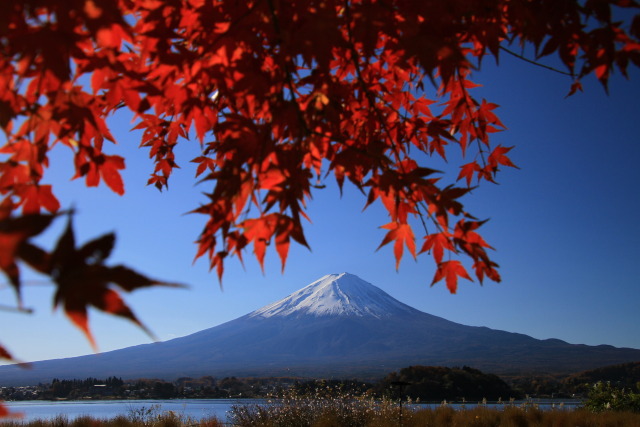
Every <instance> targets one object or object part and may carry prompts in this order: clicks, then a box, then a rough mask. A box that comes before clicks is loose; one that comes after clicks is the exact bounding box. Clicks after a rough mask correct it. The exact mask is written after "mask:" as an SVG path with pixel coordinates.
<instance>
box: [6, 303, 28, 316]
mask: <svg viewBox="0 0 640 427" xmlns="http://www.w3.org/2000/svg"><path fill="white" fill-rule="evenodd" d="M0 311H8V312H10V313H22V314H32V313H33V309H32V308H26V307H14V306H11V305H4V304H0Z"/></svg>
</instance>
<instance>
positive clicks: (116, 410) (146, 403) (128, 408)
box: [0, 399, 579, 424]
mask: <svg viewBox="0 0 640 427" xmlns="http://www.w3.org/2000/svg"><path fill="white" fill-rule="evenodd" d="M4 403H5V405H7V406H8V407H9V409H10V411H11V412H12V413H16V412H17V413H21V414H22V415H23V417H22V418H21V420H22V421H25V422H28V421H33V420H37V419H51V418H54V417H56V416H58V415H63V416H66V417H67V418H68V419H70V420H72V419H75V418H77V417H79V416H83V415H89V416H91V417H93V418H114V417H116V416H118V415H125V416H127V415H130V414H132V413H134V412H135V413H139V412H140V411H144V410H149V409H152V410H153V412H154V414H162V413H163V412H167V411H173V412H174V413H175V414H177V415H180V416H184V417H189V418H191V419H193V420H203V419H206V418H211V417H216V418H218V419H219V420H221V421H223V422H229V418H228V412H229V411H230V410H231V407H232V406H234V405H246V404H256V403H266V401H265V400H263V399H183V400H93V401H92V400H83V401H56V402H51V401H43V400H31V401H19V402H4ZM523 403H524V402H514V404H516V405H521V404H523ZM528 403H529V404H535V405H537V406H538V407H539V408H540V409H569V410H570V409H573V408H575V407H576V405H578V404H579V402H578V401H560V400H544V401H537V400H533V401H529V402H528ZM476 405H477V404H476V403H470V402H469V403H466V404H461V403H454V404H451V407H453V408H454V409H461V408H468V409H470V408H473V407H475V406H476ZM411 406H412V407H413V408H435V407H438V406H440V404H418V405H416V404H413V405H411ZM486 406H488V407H493V408H500V407H504V405H503V404H496V403H489V404H487V405H486ZM0 424H2V422H1V421H0Z"/></svg>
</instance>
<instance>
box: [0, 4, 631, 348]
mask: <svg viewBox="0 0 640 427" xmlns="http://www.w3.org/2000/svg"><path fill="white" fill-rule="evenodd" d="M638 7H639V6H638V3H636V2H635V1H633V0H586V1H574V0H536V1H524V0H477V1H468V0H448V1H441V0H421V1H412V0H248V1H229V0H3V1H2V2H1V4H0V127H2V131H3V133H4V138H5V141H4V142H3V143H2V147H1V148H0V152H1V153H2V154H1V158H0V194H1V195H2V200H1V206H0V208H1V220H0V268H1V269H2V270H3V271H4V273H5V274H6V275H7V277H8V278H9V280H10V282H11V284H12V286H13V287H14V288H15V290H16V291H17V292H18V294H19V290H20V285H21V282H20V274H19V263H18V261H20V262H21V263H24V264H26V265H29V266H30V267H31V268H34V269H35V270H37V271H40V272H41V273H44V274H47V275H49V276H50V277H51V281H52V282H53V283H54V284H55V285H56V287H57V290H56V293H55V297H54V299H55V303H56V304H60V305H62V306H63V307H64V309H65V311H66V312H67V314H69V316H70V317H71V319H72V320H73V321H74V322H75V323H76V324H77V325H78V326H80V327H81V328H82V329H83V330H84V331H85V332H86V333H87V334H89V332H88V331H89V330H88V326H87V324H86V309H87V307H88V306H93V307H96V308H98V309H101V310H103V311H106V312H109V313H113V314H117V315H121V316H124V317H127V318H129V319H131V320H134V321H136V322H137V319H136V318H135V316H134V315H133V313H132V312H131V311H130V310H129V308H128V307H127V306H126V305H125V304H124V302H123V301H122V300H121V298H120V296H119V294H118V292H117V291H116V290H115V289H114V285H115V286H116V287H117V289H119V290H125V291H130V290H133V289H135V288H137V287H141V286H150V285H155V284H163V283H162V282H158V281H155V280H152V279H149V278H147V277H145V276H142V275H141V274H139V273H136V272H134V271H133V270H130V269H128V268H126V267H123V266H116V267H107V266H105V265H103V262H104V260H105V259H106V258H107V257H108V255H109V253H110V251H111V248H112V245H113V238H114V237H113V236H111V235H107V236H103V237H102V238H98V239H96V240H95V241H92V242H89V243H87V244H86V245H84V246H81V247H80V248H76V246H75V242H74V239H73V231H72V229H71V224H69V227H68V228H67V230H66V231H65V232H64V234H63V236H61V238H60V242H59V243H58V245H57V247H55V248H53V249H51V250H50V251H47V250H44V249H42V248H39V247H37V246H35V245H34V244H32V243H30V238H31V237H33V236H35V235H37V234H39V233H40V232H41V231H42V230H44V229H45V228H46V227H47V226H48V225H49V223H50V222H51V221H53V220H54V219H55V218H56V217H58V216H62V215H63V213H62V212H61V211H60V209H61V206H60V202H59V201H58V199H57V198H56V193H55V189H54V188H52V187H51V185H48V184H45V182H46V172H47V167H48V166H49V152H50V150H52V149H53V148H54V146H61V147H60V149H68V150H71V151H72V152H73V159H74V160H73V164H70V165H69V168H70V170H71V171H72V172H71V174H72V175H73V176H74V177H75V178H77V179H83V180H85V182H86V185H87V186H90V187H92V186H98V185H101V184H105V185H106V186H108V187H109V188H110V189H111V190H112V191H114V192H115V193H118V194H123V193H124V185H123V180H122V178H121V175H120V172H121V171H122V170H123V169H124V168H125V159H124V158H122V157H119V156H116V155H111V154H108V153H109V147H108V145H109V144H110V143H115V142H116V141H115V140H114V137H113V135H112V134H111V133H110V131H109V126H108V123H107V120H108V118H109V117H110V116H112V115H113V114H114V113H115V112H116V111H117V110H120V109H126V110H129V111H130V113H131V115H132V116H133V117H134V125H133V128H134V129H139V130H141V131H142V132H141V134H142V137H141V140H140V148H141V149H143V150H147V151H148V153H149V157H150V158H151V160H152V162H153V164H154V168H153V169H154V170H153V173H152V174H151V176H150V178H149V180H148V184H149V185H152V186H155V187H157V188H158V189H160V190H163V189H165V188H168V183H169V180H170V178H171V174H172V171H173V169H174V168H175V167H177V164H176V159H175V156H174V149H175V147H176V145H177V144H199V146H200V148H201V154H200V155H199V156H198V157H196V158H194V159H192V160H191V161H192V162H194V163H196V164H197V179H198V180H201V181H202V182H201V184H200V185H201V187H202V188H204V189H205V192H206V196H207V197H206V199H205V200H204V201H203V202H202V204H201V205H200V206H197V207H186V209H185V210H187V209H193V212H194V213H197V214H201V215H203V218H205V221H204V227H203V230H202V233H201V234H200V236H198V240H197V249H196V257H205V258H207V259H208V260H209V262H210V266H211V268H212V269H215V270H216V272H217V274H218V276H219V277H220V278H221V277H222V275H223V270H224V263H225V261H226V260H227V258H228V257H231V256H236V257H238V258H240V259H242V256H243V253H245V251H246V250H247V249H252V250H253V253H254V255H255V256H256V258H257V260H258V261H259V262H260V264H263V261H264V258H265V253H266V251H267V249H268V248H269V247H270V246H271V247H275V250H276V251H277V253H278V254H279V256H280V259H281V261H282V265H283V267H284V264H285V260H286V258H287V254H288V251H289V246H290V243H291V241H292V240H293V241H295V242H297V243H299V244H301V245H303V246H307V241H306V239H305V234H304V231H303V224H304V222H305V220H306V219H307V215H306V213H305V209H306V204H307V202H308V201H309V200H310V199H311V197H312V195H313V192H314V191H321V188H322V187H323V186H324V183H325V182H326V180H328V179H330V178H331V177H333V178H335V180H336V182H337V183H338V185H339V186H340V188H342V187H343V185H345V183H350V185H353V186H355V187H356V188H357V189H359V190H360V191H361V192H362V193H363V195H364V198H363V205H365V206H369V205H371V204H375V203H381V204H382V205H383V206H384V208H386V211H387V212H388V215H389V219H388V222H387V223H386V224H381V227H382V228H383V229H384V230H385V233H386V235H385V237H384V239H383V240H382V242H381V246H383V245H387V244H390V245H392V246H393V253H394V256H395V259H396V263H397V264H396V265H398V264H399V262H400V259H401V258H402V256H403V254H404V253H405V250H406V251H408V252H409V253H410V254H411V256H413V257H416V256H417V255H418V254H421V253H427V254H430V256H432V257H433V260H434V262H435V264H436V266H437V269H436V273H435V277H434V278H433V283H437V282H439V281H441V280H444V281H445V283H446V286H447V287H448V289H449V290H450V291H451V292H455V291H456V287H457V282H458V279H459V278H460V277H462V278H465V279H471V277H472V276H475V277H476V278H477V279H478V280H479V281H480V282H482V281H483V280H484V279H485V278H489V279H491V280H493V281H499V280H500V275H499V273H498V270H497V264H496V263H495V262H494V261H492V260H491V258H490V256H489V252H488V250H489V249H491V246H490V245H489V244H488V243H487V242H486V241H485V240H484V239H483V237H481V235H480V234H479V230H480V228H481V226H482V224H483V221H482V220H479V219H477V218H475V217H474V216H473V213H471V212H468V211H467V210H465V208H464V205H463V202H462V199H463V197H464V196H465V195H466V194H467V193H468V192H469V191H470V190H471V189H472V188H473V187H474V186H477V185H479V184H481V183H483V182H485V181H488V182H493V181H494V180H495V179H496V174H497V173H498V171H499V170H500V169H501V168H502V167H512V166H514V165H513V164H512V162H511V160H510V159H509V157H508V156H509V151H510V150H511V148H512V147H505V146H500V145H495V144H492V141H491V138H490V137H491V134H492V133H494V132H498V131H501V130H503V129H504V128H505V127H504V125H503V123H502V122H501V121H500V119H499V118H498V116H497V115H496V107H497V105H495V104H493V103H491V102H490V101H487V100H484V99H482V100H478V99H476V98H474V96H473V93H474V88H475V87H476V86H477V85H476V84H474V83H473V82H472V81H471V80H470V79H471V77H472V73H473V72H474V71H475V70H477V69H479V68H480V66H481V63H482V60H485V61H486V60H492V61H496V60H498V59H499V58H500V56H501V55H505V54H515V55H520V53H518V52H524V50H523V49H524V47H529V50H528V51H531V52H534V54H533V57H530V58H528V60H530V61H539V60H543V57H546V56H549V55H553V56H554V57H556V59H554V60H555V61H559V63H560V64H562V67H563V68H562V71H563V72H565V73H567V74H569V75H571V76H572V78H570V79H568V84H567V92H568V93H570V94H573V93H575V92H576V91H578V90H581V86H580V81H581V79H582V78H584V77H585V76H588V75H591V74H593V75H595V77H596V78H597V79H599V80H600V82H602V84H603V85H604V86H605V87H606V85H607V81H608V79H609V77H610V75H611V73H613V72H614V70H617V71H618V72H620V73H622V74H623V75H625V76H626V74H627V68H628V67H629V66H630V65H631V66H633V65H635V66H639V65H640V17H639V16H638V15H637V10H638ZM618 16H620V17H621V18H618ZM487 56H488V57H491V58H485V57H487ZM453 150H460V152H461V153H462V154H463V155H464V159H465V160H464V162H463V163H462V164H460V165H459V167H460V172H459V176H458V180H457V182H449V183H446V182H442V181H443V179H442V177H441V174H440V173H439V172H438V171H437V170H435V169H434V168H431V167H430V163H429V160H430V159H431V158H433V157H440V158H443V159H447V153H451V152H452V151H453ZM69 215H70V214H69ZM416 219H418V220H419V221H416ZM69 221H70V220H69ZM415 224H420V228H419V229H417V227H416V226H415ZM76 273H78V274H76ZM70 278H73V279H72V280H71V279H70ZM89 336H90V335H89ZM0 356H4V357H5V358H6V357H9V354H8V353H7V352H6V351H5V350H4V349H2V348H0Z"/></svg>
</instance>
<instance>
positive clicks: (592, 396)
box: [584, 382, 640, 413]
mask: <svg viewBox="0 0 640 427" xmlns="http://www.w3.org/2000/svg"><path fill="white" fill-rule="evenodd" d="M584 407H585V408H587V409H589V410H591V411H593V412H603V411H631V412H638V413H640V393H634V392H633V390H629V389H625V388H616V387H613V386H612V385H611V384H610V383H608V382H607V383H604V382H597V383H596V384H594V385H593V387H592V388H591V390H590V391H589V396H588V398H587V400H586V401H585V402H584Z"/></svg>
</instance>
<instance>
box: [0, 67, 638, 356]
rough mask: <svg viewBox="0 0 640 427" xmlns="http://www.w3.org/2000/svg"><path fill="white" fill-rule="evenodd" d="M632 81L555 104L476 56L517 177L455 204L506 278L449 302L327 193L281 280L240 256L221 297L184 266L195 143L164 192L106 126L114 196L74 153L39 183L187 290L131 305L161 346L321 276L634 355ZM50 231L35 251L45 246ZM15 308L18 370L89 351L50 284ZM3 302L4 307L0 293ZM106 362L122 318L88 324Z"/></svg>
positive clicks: (124, 140) (117, 256)
mask: <svg viewBox="0 0 640 427" xmlns="http://www.w3.org/2000/svg"><path fill="white" fill-rule="evenodd" d="M631 77H632V78H631V81H630V82H628V81H626V80H624V79H623V78H621V76H620V75H617V76H615V77H614V78H613V79H612V81H611V83H610V95H609V96H607V95H606V94H605V93H604V91H603V89H602V88H601V87H600V85H599V83H598V82H596V81H594V79H588V80H586V81H585V90H586V93H583V94H578V95H576V96H574V97H572V98H569V99H565V97H564V96H565V94H566V93H567V92H568V90H569V86H570V80H569V78H568V77H565V76H561V75H559V74H556V73H553V72H550V71H547V70H544V69H542V68H537V67H534V66H532V65H530V64H526V63H524V62H522V61H519V60H517V59H515V58H511V57H508V56H506V55H505V56H504V57H502V58H501V66H500V67H499V68H496V67H495V66H494V64H493V63H492V60H486V61H485V64H484V68H483V71H482V72H481V73H479V74H477V75H476V76H475V81H476V82H478V83H482V84H483V85H484V87H483V88H482V89H480V90H476V92H475V95H474V96H476V97H477V98H481V97H486V98H487V99H488V100H489V101H491V102H495V103H498V104H500V105H501V108H500V109H499V110H498V113H499V115H500V117H501V119H502V121H503V122H504V123H505V125H506V126H507V127H508V128H509V129H508V130H507V131H506V132H503V133H501V134H497V135H495V137H494V141H495V142H496V143H500V144H503V145H505V146H512V145H515V146H516V148H515V149H514V150H512V151H511V153H510V154H511V158H512V160H513V161H514V162H515V163H516V164H517V165H518V166H519V167H520V168H521V169H520V170H515V169H511V170H505V171H504V172H503V173H502V174H501V175H500V176H499V182H500V185H484V186H483V187H482V188H480V189H478V190H476V191H475V192H474V194H473V195H471V196H470V197H468V198H467V201H466V203H467V205H468V206H469V207H471V206H473V209H472V211H474V212H475V213H476V215H477V216H479V217H481V218H491V220H490V222H489V223H488V224H487V225H486V226H485V230H484V234H483V235H484V237H485V238H486V239H487V240H488V242H489V243H490V244H492V245H493V246H494V247H495V248H496V249H497V252H496V253H495V260H496V261H497V262H498V263H499V264H500V265H501V274H502V277H503V282H502V283H500V284H495V283H493V282H490V281H489V282H486V283H485V285H484V286H483V287H481V286H480V285H479V284H478V283H469V282H466V281H462V282H461V284H460V285H461V286H460V289H459V292H458V294H457V295H451V294H449V292H448V291H447V290H446V287H445V286H444V284H443V283H440V284H438V285H436V286H434V287H433V288H430V287H429V284H430V282H431V278H432V277H433V273H434V265H433V262H432V259H431V257H430V256H426V255H423V256H422V257H419V258H418V261H417V262H415V261H413V260H412V259H411V258H410V257H405V259H404V260H403V262H402V264H401V267H400V271H399V272H396V271H395V261H394V259H393V255H392V248H391V246H389V247H385V248H383V249H381V250H380V251H378V252H376V251H375V249H376V247H377V246H378V244H379V243H380V241H381V240H382V238H383V236H384V230H380V229H378V226H380V225H382V224H384V223H386V222H388V221H387V217H386V215H385V213H384V212H383V210H381V209H379V208H370V209H368V210H367V211H365V212H364V213H361V210H362V207H363V205H364V201H365V200H364V199H363V197H362V196H361V195H360V194H359V193H357V192H356V191H354V190H353V189H352V188H347V189H346V191H345V193H344V196H343V197H342V198H340V196H339V194H338V192H337V190H336V189H335V187H334V186H331V185H330V186H329V187H328V188H327V189H325V190H322V191H317V192H316V193H315V194H314V199H313V201H312V202H311V203H310V209H309V213H310V216H311V219H312V220H313V223H312V224H309V225H308V226H307V228H306V233H307V240H308V241H309V243H310V245H311V248H312V251H311V252H309V251H308V250H307V249H305V248H303V247H300V246H294V245H292V248H291V253H290V256H289V259H288V262H287V268H286V270H285V272H284V274H281V272H280V266H279V260H278V259H277V257H276V256H275V253H271V254H270V255H269V256H268V258H267V263H266V273H265V274H264V275H263V274H262V272H261V270H260V268H259V266H258V265H257V263H256V262H255V260H254V259H253V258H252V256H250V254H247V256H246V257H245V267H244V269H243V267H242V266H241V265H240V264H239V262H237V261H236V260H230V261H229V262H228V263H227V266H226V273H225V276H224V283H223V285H224V289H221V288H220V287H219V285H218V281H217V278H216V276H215V275H214V274H213V273H209V272H208V264H207V261H206V260H204V259H202V260H200V261H198V262H196V263H195V264H192V261H193V256H194V254H195V245H194V244H193V241H194V240H195V239H196V238H197V236H198V233H199V231H200V230H201V228H202V225H203V221H204V217H201V216H198V215H185V213H186V212H187V211H189V210H191V209H193V208H195V207H196V206H197V205H198V203H199V202H201V201H203V200H204V197H203V196H202V194H201V193H202V192H203V191H205V190H207V187H206V184H203V185H195V180H194V178H193V177H194V172H195V170H194V168H193V167H192V165H191V164H190V163H189V160H191V158H193V157H195V156H196V155H197V154H196V153H197V143H195V142H193V143H186V144H184V146H183V147H182V148H181V150H179V151H178V155H179V157H178V163H179V165H180V166H181V167H182V169H180V170H177V171H176V173H175V176H174V177H173V178H172V181H171V183H170V187H171V188H170V190H169V191H168V192H164V193H159V192H158V191H157V190H156V189H155V188H153V187H147V186H145V183H146V180H147V178H148V175H149V173H150V172H151V171H152V167H153V166H152V164H151V162H150V161H149V159H148V158H147V153H146V151H144V150H139V149H137V146H138V143H139V135H137V134H134V133H130V132H129V129H130V128H131V125H130V123H129V121H128V119H127V118H126V117H120V118H118V119H117V120H115V121H114V122H113V123H112V126H113V130H114V133H115V134H117V137H118V139H119V142H120V144H119V145H117V146H109V147H106V151H108V152H109V153H111V154H121V155H123V156H124V157H126V159H127V160H126V161H127V170H126V172H125V174H124V177H125V185H126V194H125V195H124V196H123V197H119V196H117V195H115V194H113V193H111V192H110V191H108V190H107V189H106V188H105V187H104V186H101V187H100V188H98V189H96V188H93V189H87V188H85V187H84V183H83V182H81V181H70V178H71V176H72V174H73V173H72V170H71V168H70V163H69V162H70V156H69V155H68V153H66V152H65V150H64V149H63V147H60V150H56V151H57V152H58V155H56V156H55V157H54V158H53V159H52V167H51V169H50V170H49V171H48V173H47V175H46V177H45V181H46V182H48V183H53V184H54V187H56V188H57V194H58V196H59V198H60V199H61V202H62V204H63V206H64V207H70V206H75V208H76V209H77V212H78V214H77V215H76V218H75V224H76V233H77V238H78V241H79V242H85V241H87V240H89V239H92V238H94V237H97V236H99V235H101V234H103V233H106V232H109V231H115V232H116V233H117V242H116V249H115V251H114V253H113V255H112V257H111V259H110V260H109V263H110V264H116V263H123V264H126V265H128V266H130V267H133V268H135V269H137V270H138V271H140V272H143V273H145V274H148V275H150V276H152V277H156V278H159V279H164V280H167V281H176V282H182V283H185V284H189V285H190V289H189V290H176V289H161V288H156V289H149V290H141V291H137V292H135V293H133V294H131V295H127V301H128V302H129V303H130V305H131V306H132V307H133V308H134V310H135V312H136V313H137V314H138V316H139V317H140V319H141V320H142V321H143V322H144V323H146V324H147V325H148V326H149V327H150V328H151V329H152V330H153V331H154V332H155V334H156V335H157V336H158V337H159V338H160V339H161V340H167V339H171V338H174V337H178V336H183V335H187V334H190V333H193V332H196V331H199V330H202V329H206V328H209V327H212V326H216V325H219V324H221V323H223V322H226V321H228V320H232V319H234V318H236V317H239V316H241V315H244V314H246V313H248V312H250V311H252V310H255V309H257V308H260V307H262V306H263V305H265V304H268V303H270V302H273V301H276V300H278V299H280V298H283V297H285V296H287V295H288V294H290V293H291V292H293V291H295V290H297V289H299V288H301V287H303V286H305V285H307V284H309V283H310V282H312V281H314V280H316V279H318V278H319V277H321V276H323V275H325V274H328V273H339V272H344V271H347V272H350V273H353V274H356V275H358V276H360V277H361V278H362V279H364V280H367V281H369V282H371V283H373V284H375V285H377V286H378V287H380V288H382V289H383V290H384V291H386V292H388V293H389V294H391V295H392V296H394V297H395V298H397V299H399V300H400V301H402V302H404V303H407V304H409V305H412V306H413V307H416V308H418V309H420V310H422V311H425V312H428V313H431V314H434V315H437V316H441V317H444V318H446V319H449V320H452V321H455V322H459V323H462V324H466V325H477V326H488V327H490V328H494V329H502V330H506V331H513V332H520V333H524V334H528V335H531V336H533V337H535V338H560V339H563V340H565V341H568V342H570V343H583V344H591V345H596V344H610V345H614V346H624V347H634V348H640V326H639V325H640V309H639V307H640V306H639V303H640V286H639V285H640V274H639V273H638V266H639V263H640V221H639V220H640V214H639V212H640V190H638V186H639V185H640V168H638V167H637V162H638V161H639V160H640V137H639V136H638V122H640V104H639V101H638V99H640V73H638V72H637V70H632V76H631ZM63 226H64V221H63V220H60V221H58V223H57V224H56V227H53V228H52V229H51V230H50V232H49V233H47V234H46V235H44V236H42V238H41V239H40V240H39V241H40V242H41V244H42V245H44V246H48V247H51V245H52V244H53V242H54V240H55V238H56V237H57V236H58V235H59V234H60V232H61V229H62V227H63ZM25 279H26V280H27V281H29V283H30V285H29V286H26V287H25V291H24V297H25V302H26V305H27V306H29V307H32V308H34V309H35V310H36V313H35V314H33V315H25V314H15V313H9V312H3V311H0V322H2V325H3V328H2V331H1V332H0V342H1V343H2V344H3V345H5V346H6V347H7V348H9V349H10V350H11V351H12V352H13V353H14V354H15V356H16V357H18V358H20V359H23V360H42V359H51V358H60V357H68V356H75V355H81V354H87V353H90V352H91V348H90V346H89V344H88V342H87V341H86V340H85V338H84V336H83V335H82V334H81V332H80V331H78V330H77V329H75V328H74V327H73V326H72V325H71V324H70V323H69V322H68V321H67V320H66V318H65V316H64V314H63V313H62V312H60V311H58V312H56V313H54V314H52V312H51V298H52V287H51V286H47V285H46V284H43V283H42V279H41V278H39V277H35V276H25ZM1 292H2V301H4V302H7V301H12V297H13V295H12V293H11V291H10V290H9V289H7V288H4V289H2V291H1ZM90 317H91V324H92V329H93V332H94V334H95V336H96V339H97V341H98V344H99V347H100V349H101V350H102V351H108V350H112V349H117V348H122V347H126V346H131V345H136V344H141V343H147V342H149V341H150V340H149V338H148V337H147V336H146V335H145V334H144V333H143V332H142V331H140V330H139V329H138V328H136V327H135V326H134V325H132V324H130V323H129V322H127V321H126V320H122V319H119V318H115V317H110V316H105V315H102V314H100V313H98V312H97V311H93V312H91V315H90Z"/></svg>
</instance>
